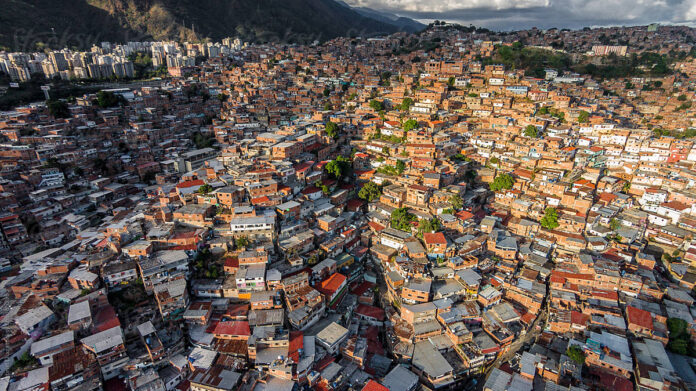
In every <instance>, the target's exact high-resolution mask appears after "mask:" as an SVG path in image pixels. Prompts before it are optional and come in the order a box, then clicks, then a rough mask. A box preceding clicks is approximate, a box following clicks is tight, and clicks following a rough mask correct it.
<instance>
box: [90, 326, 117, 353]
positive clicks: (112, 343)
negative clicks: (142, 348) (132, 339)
mask: <svg viewBox="0 0 696 391" xmlns="http://www.w3.org/2000/svg"><path fill="white" fill-rule="evenodd" d="M81 342H82V343H83V344H85V345H86V346H88V347H89V348H91V349H92V350H94V351H95V352H96V353H100V352H103V351H105V350H107V349H111V348H114V347H116V346H118V345H121V344H123V334H122V333H121V327H118V326H117V327H112V328H110V329H108V330H104V331H102V332H99V333H96V334H92V335H90V336H89V337H86V338H82V341H81Z"/></svg>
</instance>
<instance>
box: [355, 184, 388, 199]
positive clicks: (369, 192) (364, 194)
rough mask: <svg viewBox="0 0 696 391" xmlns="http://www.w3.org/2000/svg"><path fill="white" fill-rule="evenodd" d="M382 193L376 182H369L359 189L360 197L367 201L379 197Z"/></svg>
mask: <svg viewBox="0 0 696 391" xmlns="http://www.w3.org/2000/svg"><path fill="white" fill-rule="evenodd" d="M380 195H382V190H381V189H380V188H379V185H377V184H376V183H374V182H367V183H366V184H364V185H363V187H362V188H361V189H360V191H358V197H360V198H361V199H363V200H365V201H367V202H372V201H374V200H376V199H378V198H379V196H380Z"/></svg>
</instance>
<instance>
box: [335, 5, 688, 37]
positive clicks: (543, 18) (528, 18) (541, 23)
mask: <svg viewBox="0 0 696 391" xmlns="http://www.w3.org/2000/svg"><path fill="white" fill-rule="evenodd" d="M345 1H346V3H348V4H350V5H352V6H362V7H369V8H372V9H375V10H380V11H388V12H391V13H394V14H397V15H401V16H407V17H410V18H413V19H417V20H419V21H421V22H429V21H432V20H436V19H437V20H446V21H449V22H457V23H461V24H463V25H469V24H474V25H476V26H483V27H488V28H491V29H495V30H513V29H524V28H530V27H535V26H536V27H539V28H550V27H558V28H564V27H567V28H582V27H585V26H591V27H594V26H622V25H625V26H631V25H645V24H650V23H653V22H658V23H663V24H667V23H669V24H689V25H692V26H696V0H345Z"/></svg>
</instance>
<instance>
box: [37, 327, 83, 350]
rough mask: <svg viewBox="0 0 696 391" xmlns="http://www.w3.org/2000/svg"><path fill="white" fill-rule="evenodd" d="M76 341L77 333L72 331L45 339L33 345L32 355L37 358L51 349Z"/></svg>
mask: <svg viewBox="0 0 696 391" xmlns="http://www.w3.org/2000/svg"><path fill="white" fill-rule="evenodd" d="M74 340H75V332H74V331H72V330H70V331H66V332H64V333H61V334H57V335H54V336H52V337H48V338H44V339H42V340H39V341H36V342H34V343H33V344H31V355H32V356H36V355H37V354H41V353H43V352H46V351H50V350H51V349H53V348H55V347H57V346H60V345H63V344H66V343H68V342H70V341H74Z"/></svg>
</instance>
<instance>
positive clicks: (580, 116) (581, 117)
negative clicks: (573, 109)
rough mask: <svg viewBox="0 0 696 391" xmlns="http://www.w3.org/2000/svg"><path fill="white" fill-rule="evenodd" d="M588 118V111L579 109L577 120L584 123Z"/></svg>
mask: <svg viewBox="0 0 696 391" xmlns="http://www.w3.org/2000/svg"><path fill="white" fill-rule="evenodd" d="M589 119H590V113H588V112H587V111H585V110H580V114H578V122H579V123H581V124H584V123H585V122H587V121H588V120H589Z"/></svg>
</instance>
